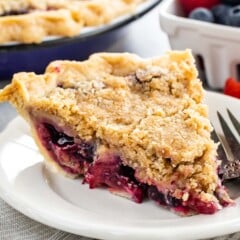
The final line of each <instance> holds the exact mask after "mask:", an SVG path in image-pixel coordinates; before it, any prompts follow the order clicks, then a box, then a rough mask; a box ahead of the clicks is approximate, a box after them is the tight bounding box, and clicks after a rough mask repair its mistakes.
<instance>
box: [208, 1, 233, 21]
mask: <svg viewBox="0 0 240 240" xmlns="http://www.w3.org/2000/svg"><path fill="white" fill-rule="evenodd" d="M230 9H231V7H230V6H229V5H226V4H218V5H216V6H214V7H213V8H212V9H211V10H212V13H213V16H214V18H215V22H216V23H219V24H223V25H228V24H229V20H228V15H229V10H230Z"/></svg>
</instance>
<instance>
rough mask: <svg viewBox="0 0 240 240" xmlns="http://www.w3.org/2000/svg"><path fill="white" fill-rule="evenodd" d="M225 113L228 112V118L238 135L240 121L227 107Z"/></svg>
mask: <svg viewBox="0 0 240 240" xmlns="http://www.w3.org/2000/svg"><path fill="white" fill-rule="evenodd" d="M227 113H228V115H229V118H230V120H231V122H232V124H233V126H234V127H235V129H236V131H237V133H238V135H239V136H240V123H239V121H238V120H237V119H236V117H235V116H234V115H233V114H232V112H231V111H230V110H229V109H227Z"/></svg>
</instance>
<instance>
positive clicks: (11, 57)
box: [0, 0, 161, 80]
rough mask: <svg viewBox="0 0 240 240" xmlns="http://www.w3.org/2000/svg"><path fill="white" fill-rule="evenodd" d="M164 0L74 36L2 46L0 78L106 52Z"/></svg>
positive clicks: (8, 77) (7, 77) (37, 71)
mask: <svg viewBox="0 0 240 240" xmlns="http://www.w3.org/2000/svg"><path fill="white" fill-rule="evenodd" d="M160 2H161V0H148V1H147V2H146V3H143V4H141V6H139V8H138V9H137V10H136V11H135V12H134V13H132V14H129V15H126V16H123V17H120V18H118V19H116V20H114V21H112V22H111V23H110V24H107V25H104V26H100V27H95V28H89V29H87V30H85V31H83V32H82V33H81V34H79V35H78V36H75V37H72V38H50V39H46V40H44V41H43V42H42V43H41V44H20V43H9V44H5V45H0V80H7V79H10V78H11V77H12V75H13V74H14V73H16V72H20V71H28V72H31V71H34V72H36V73H41V72H43V71H44V69H45V68H46V66H47V65H48V63H49V62H51V61H53V60H56V59H61V60H64V59H68V60H83V59H86V58H88V56H89V55H90V54H92V53H95V52H101V51H106V49H108V48H109V47H110V46H111V45H112V44H113V43H114V42H115V41H116V40H117V39H118V38H119V37H120V35H122V34H125V32H126V31H127V25H128V24H129V23H131V22H133V21H135V20H136V19H138V18H140V17H141V16H143V15H144V14H146V13H147V12H149V11H150V10H152V9H153V8H154V7H155V6H157V5H158V4H159V3H160Z"/></svg>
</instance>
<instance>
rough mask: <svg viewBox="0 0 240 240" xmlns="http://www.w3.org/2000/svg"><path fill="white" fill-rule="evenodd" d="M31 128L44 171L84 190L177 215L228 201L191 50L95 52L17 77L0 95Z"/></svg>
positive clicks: (207, 211)
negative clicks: (77, 181) (78, 182)
mask: <svg viewBox="0 0 240 240" xmlns="http://www.w3.org/2000/svg"><path fill="white" fill-rule="evenodd" d="M0 101H9V102H10V103H12V104H13V105H14V106H15V107H16V109H17V110H18V111H19V113H20V114H21V115H22V116H23V117H24V118H25V119H26V120H27V121H28V122H29V123H30V125H31V128H32V132H33V136H34V138H35V140H36V143H37V144H38V146H39V149H40V151H41V152H42V153H43V155H44V156H45V159H46V163H47V166H51V168H53V169H55V170H57V171H58V172H61V173H63V174H64V175H66V176H69V177H77V176H83V178H84V180H83V181H84V183H87V184H89V186H90V188H96V187H107V188H108V189H109V190H110V191H111V192H113V193H115V194H118V195H122V196H126V197H128V198H130V199H132V200H134V201H135V202H138V203H140V202H142V200H143V199H144V198H149V199H152V200H154V201H156V202H157V203H158V204H159V205H162V206H164V207H169V208H171V209H173V210H174V211H176V212H178V213H179V214H182V215H188V214H194V213H203V214H213V213H215V212H216V211H218V210H219V209H221V208H222V207H224V206H227V205H229V204H231V203H232V200H231V199H230V198H229V196H228V194H227V192H226V191H225V188H224V187H223V186H222V185H221V181H220V179H219V178H218V170H217V169H218V167H219V161H218V160H217V156H216V148H217V146H216V145H215V144H214V142H213V141H212V140H211V138H210V132H211V130H212V128H211V125H210V122H209V120H208V118H207V106H206V105H204V104H203V103H202V102H203V89H202V86H201V83H200V81H199V80H198V79H197V71H196V69H195V65H194V60H193V57H192V55H191V53H190V52H189V51H184V52H169V53H167V54H166V55H164V56H163V57H160V58H154V59H148V60H143V59H141V58H139V57H137V56H135V55H131V54H127V53H126V54H114V53H113V54H110V53H102V54H95V55H92V56H91V57H90V58H89V60H87V61H84V62H75V61H55V62H52V63H51V64H50V65H49V66H48V67H47V69H46V72H45V73H44V74H43V75H36V74H34V73H24V72H23V73H18V74H15V75H14V77H13V80H12V83H11V84H10V85H8V86H7V87H5V89H3V90H1V92H0Z"/></svg>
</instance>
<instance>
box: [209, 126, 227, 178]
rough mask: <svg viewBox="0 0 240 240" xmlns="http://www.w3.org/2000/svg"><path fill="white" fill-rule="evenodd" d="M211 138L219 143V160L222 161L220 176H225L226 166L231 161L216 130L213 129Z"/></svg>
mask: <svg viewBox="0 0 240 240" xmlns="http://www.w3.org/2000/svg"><path fill="white" fill-rule="evenodd" d="M211 138H212V140H213V141H214V142H215V143H219V145H218V149H217V154H218V158H219V160H221V168H220V171H219V174H221V175H224V171H223V169H224V168H225V166H227V164H228V163H229V161H228V158H227V155H226V153H225V151H224V148H223V146H222V143H221V140H220V139H219V137H218V135H217V133H216V131H215V129H214V128H213V131H212V132H211Z"/></svg>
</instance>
